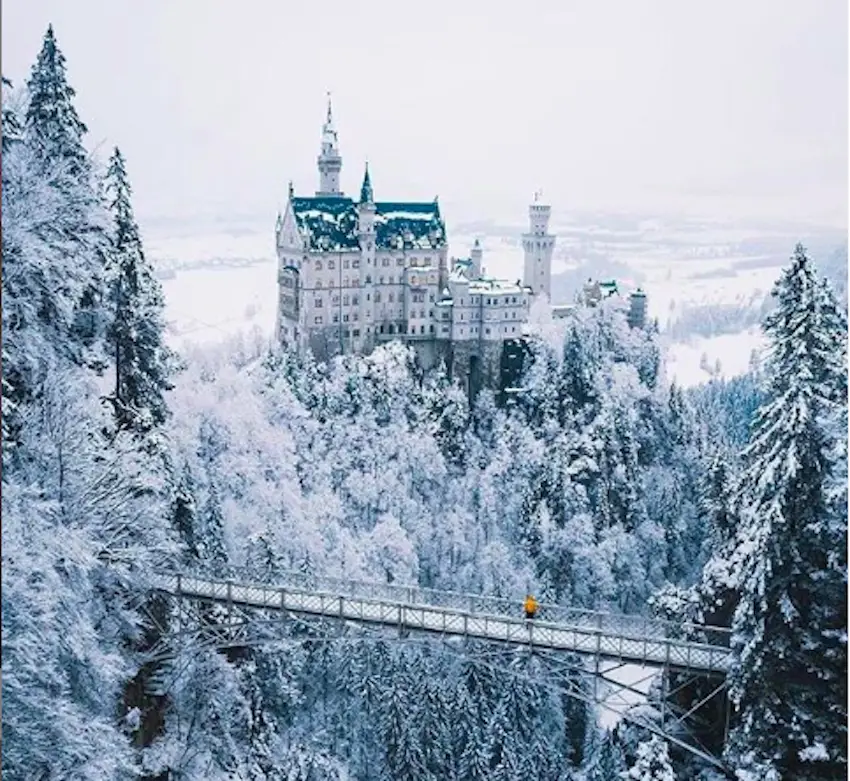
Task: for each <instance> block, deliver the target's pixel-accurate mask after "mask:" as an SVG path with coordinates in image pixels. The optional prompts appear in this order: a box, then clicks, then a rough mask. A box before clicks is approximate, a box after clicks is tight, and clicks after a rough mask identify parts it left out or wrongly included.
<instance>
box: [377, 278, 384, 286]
mask: <svg viewBox="0 0 850 781" xmlns="http://www.w3.org/2000/svg"><path fill="white" fill-rule="evenodd" d="M378 284H379V285H383V284H384V278H383V277H378Z"/></svg>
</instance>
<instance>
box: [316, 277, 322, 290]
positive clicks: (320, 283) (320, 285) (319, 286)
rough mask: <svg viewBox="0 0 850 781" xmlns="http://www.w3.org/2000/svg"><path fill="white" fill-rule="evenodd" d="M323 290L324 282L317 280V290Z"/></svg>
mask: <svg viewBox="0 0 850 781" xmlns="http://www.w3.org/2000/svg"><path fill="white" fill-rule="evenodd" d="M321 289H322V280H321V279H317V280H316V290H321Z"/></svg>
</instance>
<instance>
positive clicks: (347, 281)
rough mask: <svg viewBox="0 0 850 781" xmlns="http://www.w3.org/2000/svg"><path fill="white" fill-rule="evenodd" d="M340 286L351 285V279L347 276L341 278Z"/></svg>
mask: <svg viewBox="0 0 850 781" xmlns="http://www.w3.org/2000/svg"><path fill="white" fill-rule="evenodd" d="M342 286H343V287H351V280H350V279H349V278H348V277H346V278H345V279H343V280H342Z"/></svg>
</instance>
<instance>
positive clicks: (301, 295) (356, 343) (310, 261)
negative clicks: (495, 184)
mask: <svg viewBox="0 0 850 781" xmlns="http://www.w3.org/2000/svg"><path fill="white" fill-rule="evenodd" d="M317 162H318V168H319V189H318V190H317V191H316V193H315V195H313V196H309V197H304V196H297V195H295V192H294V190H293V187H292V184H291V183H290V185H289V197H288V200H287V203H286V209H285V211H284V214H283V216H281V215H280V214H278V218H277V226H276V245H277V257H278V286H279V296H278V315H277V324H276V338H277V340H278V342H280V343H281V344H283V345H288V346H292V347H296V348H299V349H301V348H307V347H309V348H311V349H312V350H313V351H314V352H315V353H316V354H317V355H319V356H327V355H330V354H334V353H340V352H354V353H362V352H369V351H371V350H372V349H373V348H374V347H375V345H377V344H381V343H383V342H387V341H390V340H393V339H400V340H402V341H404V342H406V343H408V344H411V345H412V346H413V347H414V349H415V351H416V354H417V356H418V357H419V360H420V362H421V363H422V364H423V366H425V367H428V366H431V365H434V364H435V363H436V362H437V361H438V360H439V359H440V358H443V359H444V360H446V362H447V365H448V366H449V369H450V371H451V367H452V365H454V366H455V368H456V370H457V371H460V372H462V373H463V374H464V375H465V376H468V375H469V373H471V371H472V370H473V369H474V366H475V365H476V364H479V363H483V364H484V366H483V367H482V368H484V370H485V373H490V374H491V375H492V372H493V371H495V370H496V368H497V366H498V360H499V356H500V355H501V352H502V347H503V343H504V342H505V341H507V340H512V339H518V338H519V337H520V336H521V334H522V330H523V325H524V324H525V323H526V322H527V321H528V313H529V308H530V305H531V302H532V300H533V299H534V298H535V297H538V296H545V297H546V298H547V299H548V298H549V297H550V296H551V282H552V251H553V249H554V247H555V237H554V236H552V235H551V234H550V233H549V217H550V213H551V208H550V207H549V206H547V205H544V204H543V203H541V202H539V193H537V194H535V197H534V202H533V203H532V204H531V206H530V207H529V222H530V224H529V230H528V233H525V234H523V236H522V244H523V249H524V252H525V265H524V274H523V280H522V282H519V281H516V282H510V281H507V280H500V279H494V278H491V277H487V276H485V275H484V268H483V266H482V260H483V251H482V248H481V245H480V243H479V242H478V240H477V239H476V241H475V246H474V247H473V249H472V252H471V254H470V257H469V258H460V259H455V258H452V259H451V260H449V257H448V245H447V241H446V227H445V223H444V222H443V218H442V216H441V215H440V207H439V204H438V202H437V199H436V198H434V200H433V201H431V202H399V201H376V200H375V198H374V192H373V189H372V182H371V179H370V176H369V167H368V164H367V165H366V170H365V173H364V175H363V183H362V185H361V187H360V198H359V200H357V201H354V200H353V199H352V198H349V197H347V196H345V195H344V194H343V192H342V191H341V189H340V172H341V170H342V157H341V155H340V153H339V146H338V140H337V133H336V130H335V128H334V123H333V115H332V112H331V103H330V98H328V113H327V119H326V121H325V124H324V126H323V128H322V146H321V152H320V154H319V157H318V161H317ZM494 361H495V362H496V363H495V365H494ZM457 371H456V373H457Z"/></svg>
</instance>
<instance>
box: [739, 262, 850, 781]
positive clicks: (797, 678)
mask: <svg viewBox="0 0 850 781" xmlns="http://www.w3.org/2000/svg"><path fill="white" fill-rule="evenodd" d="M773 295H774V297H775V299H776V304H777V306H776V309H775V310H774V312H772V313H771V315H770V316H769V317H768V318H767V320H766V322H765V331H766V333H767V334H768V336H769V337H770V339H771V347H770V353H769V357H768V363H767V367H766V378H767V387H766V398H765V401H764V403H763V404H762V406H761V407H760V408H759V410H758V412H757V415H756V418H755V422H754V425H753V434H752V437H751V441H750V444H749V446H748V447H747V449H746V450H745V452H744V462H745V474H744V479H743V481H742V487H741V489H742V496H741V505H742V519H741V527H740V531H739V534H738V547H737V551H736V554H737V556H738V560H739V562H740V573H741V574H740V601H739V603H738V606H737V609H736V611H735V616H734V621H733V631H734V636H733V648H734V650H735V653H736V664H735V667H734V669H733V671H732V678H731V681H732V687H733V688H732V695H733V698H734V701H735V703H736V705H737V711H738V712H737V725H736V727H735V729H734V731H733V734H732V736H731V742H730V746H729V755H730V757H731V758H732V759H733V760H734V761H735V763H736V765H737V766H739V767H741V768H742V769H747V770H752V772H754V773H756V776H755V777H758V778H769V777H771V774H774V773H777V774H778V775H779V776H781V777H783V778H784V777H793V778H796V779H826V778H838V777H843V776H844V775H845V774H846V753H847V731H846V721H847V718H846V716H847V713H846V705H847V612H846V610H847V591H846V589H847V557H846V551H847V514H846V504H842V503H837V502H835V501H833V496H834V495H835V490H836V487H837V486H836V482H837V481H836V478H838V482H839V483H840V482H843V483H844V490H845V491H846V469H845V466H844V464H843V463H842V462H841V461H837V460H836V456H838V457H839V458H840V457H841V454H842V452H843V450H844V449H843V448H842V447H840V446H839V442H837V441H836V439H841V438H846V428H845V429H842V428H841V426H840V425H839V421H844V420H846V406H847V374H846V342H847V321H846V317H845V314H844V312H843V310H842V309H841V307H840V306H839V305H838V304H837V302H836V300H835V297H834V296H833V294H832V292H831V289H830V287H829V285H828V283H827V282H825V281H824V280H823V279H822V278H821V277H819V276H818V274H817V273H816V271H815V269H814V267H813V264H812V262H811V260H810V259H809V258H808V256H807V255H806V253H805V251H804V249H803V248H802V247H800V246H798V247H797V250H796V252H795V254H794V257H793V259H792V262H791V264H790V266H789V267H788V268H787V269H786V271H785V272H784V273H783V276H782V278H781V279H780V280H779V282H778V283H777V285H776V287H775V289H774V292H773ZM839 493H840V486H839Z"/></svg>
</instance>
